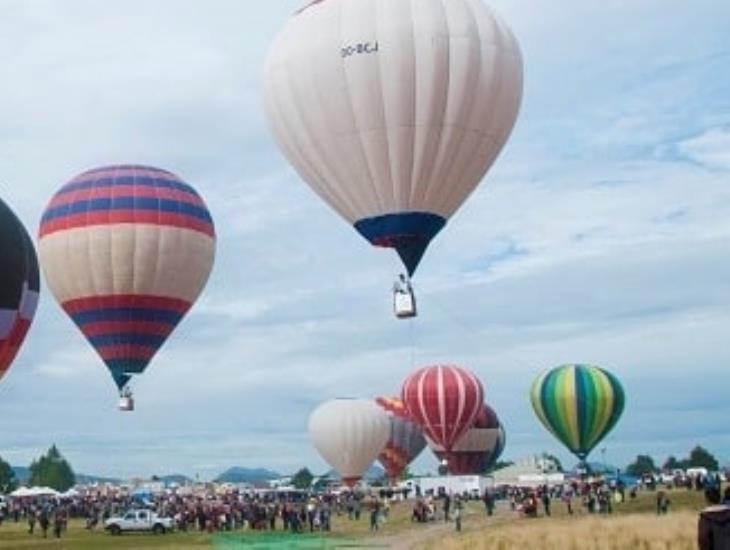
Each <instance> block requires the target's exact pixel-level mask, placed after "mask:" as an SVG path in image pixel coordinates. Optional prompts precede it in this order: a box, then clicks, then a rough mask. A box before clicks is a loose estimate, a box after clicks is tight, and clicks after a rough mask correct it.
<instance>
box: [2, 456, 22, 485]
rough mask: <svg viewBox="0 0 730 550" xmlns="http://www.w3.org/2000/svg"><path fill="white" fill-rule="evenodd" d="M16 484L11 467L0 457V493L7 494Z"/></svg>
mask: <svg viewBox="0 0 730 550" xmlns="http://www.w3.org/2000/svg"><path fill="white" fill-rule="evenodd" d="M17 486H18V480H17V479H15V472H14V471H13V468H12V467H11V466H10V464H8V463H7V462H5V461H4V460H3V459H2V457H0V493H2V494H7V493H9V492H11V491H13V490H15V488H16V487H17Z"/></svg>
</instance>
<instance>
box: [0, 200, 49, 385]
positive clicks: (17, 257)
mask: <svg viewBox="0 0 730 550" xmlns="http://www.w3.org/2000/svg"><path fill="white" fill-rule="evenodd" d="M39 289H40V280H39V273H38V260H37V258H36V253H35V248H34V247H33V242H32V241H31V240H30V237H29V236H28V232H27V231H26V230H25V227H23V224H22V223H21V222H20V220H19V219H18V218H17V217H16V216H15V214H14V213H13V211H12V210H11V209H10V208H9V207H8V206H7V205H6V204H5V203H4V202H3V201H2V200H0V379H2V377H3V376H4V375H5V373H6V372H7V371H8V369H9V368H10V366H11V365H12V363H13V360H14V359H15V357H16V355H17V354H18V351H19V350H20V346H21V345H22V344H23V341H24V340H25V337H26V335H27V334H28V329H29V328H30V324H31V322H32V321H33V316H34V315H35V311H36V307H37V306H38V296H39Z"/></svg>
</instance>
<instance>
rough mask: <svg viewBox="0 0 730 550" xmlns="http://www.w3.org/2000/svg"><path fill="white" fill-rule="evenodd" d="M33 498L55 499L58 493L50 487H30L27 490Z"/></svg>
mask: <svg viewBox="0 0 730 550" xmlns="http://www.w3.org/2000/svg"><path fill="white" fill-rule="evenodd" d="M29 491H30V492H31V494H30V495H29V496H33V497H57V496H58V495H59V494H60V493H59V492H58V491H56V490H55V489H51V488H50V487H31V488H30V489H29Z"/></svg>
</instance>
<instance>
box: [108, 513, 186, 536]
mask: <svg viewBox="0 0 730 550" xmlns="http://www.w3.org/2000/svg"><path fill="white" fill-rule="evenodd" d="M172 525H173V524H172V518H162V517H160V516H158V515H157V514H155V513H154V512H152V511H151V510H129V511H127V512H126V513H125V514H124V515H123V516H117V517H112V518H109V519H108V520H106V521H105V522H104V528H105V529H106V530H107V531H109V533H111V534H112V535H121V534H122V533H123V532H125V531H151V532H152V533H154V534H155V535H161V534H163V533H165V532H167V531H170V530H171V529H172Z"/></svg>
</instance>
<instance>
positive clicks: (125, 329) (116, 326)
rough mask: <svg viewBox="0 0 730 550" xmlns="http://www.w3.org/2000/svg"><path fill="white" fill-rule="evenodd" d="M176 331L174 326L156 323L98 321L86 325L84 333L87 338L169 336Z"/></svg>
mask: <svg viewBox="0 0 730 550" xmlns="http://www.w3.org/2000/svg"><path fill="white" fill-rule="evenodd" d="M174 329H175V327H174V326H172V325H169V324H167V323H155V322H151V321H98V322H96V323H88V324H85V325H84V327H83V332H84V336H86V337H87V338H91V337H92V336H101V335H104V334H117V333H134V334H152V335H155V336H169V335H170V334H171V333H172V331H173V330H174Z"/></svg>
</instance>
